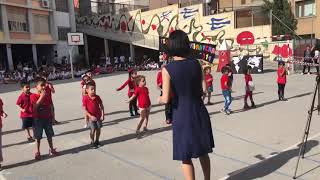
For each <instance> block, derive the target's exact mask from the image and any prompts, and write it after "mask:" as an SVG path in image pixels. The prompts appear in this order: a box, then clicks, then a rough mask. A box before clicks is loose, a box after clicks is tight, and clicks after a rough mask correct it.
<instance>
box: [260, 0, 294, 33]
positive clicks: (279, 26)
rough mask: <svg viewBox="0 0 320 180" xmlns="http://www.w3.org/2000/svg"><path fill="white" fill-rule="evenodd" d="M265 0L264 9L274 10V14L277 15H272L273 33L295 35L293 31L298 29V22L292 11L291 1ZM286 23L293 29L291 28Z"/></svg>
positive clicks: (267, 10)
mask: <svg viewBox="0 0 320 180" xmlns="http://www.w3.org/2000/svg"><path fill="white" fill-rule="evenodd" d="M263 1H264V6H263V9H264V10H265V11H266V12H270V10H272V14H273V15H274V16H275V17H274V16H272V35H284V34H290V35H294V34H295V33H294V32H293V31H295V30H296V29H297V23H298V22H297V20H296V19H295V17H294V14H293V12H292V9H291V3H290V2H289V1H288V0H273V2H271V1H268V0H263ZM276 17H277V18H278V19H279V20H278V19H277V18H276ZM284 24H285V25H287V26H288V27H289V28H290V29H292V30H293V31H291V30H289V29H288V28H287V27H286V26H285V25H284Z"/></svg>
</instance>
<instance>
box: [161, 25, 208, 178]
mask: <svg viewBox="0 0 320 180" xmlns="http://www.w3.org/2000/svg"><path fill="white" fill-rule="evenodd" d="M189 44H190V42H189V39H188V36H187V34H186V33H185V32H183V31H181V30H177V31H174V32H172V33H171V34H170V36H169V42H168V50H169V51H168V52H169V56H171V57H173V62H171V63H170V64H168V65H167V66H166V67H165V68H163V71H162V78H163V95H162V96H161V97H160V98H159V102H160V103H164V104H166V103H168V102H169V101H170V94H171V91H172V92H173V94H174V97H173V99H172V101H171V102H172V116H173V117H172V128H173V159H174V160H178V161H182V170H183V173H184V176H185V179H186V180H194V179H195V172H194V166H193V163H192V158H200V163H201V167H202V170H203V174H204V179H205V180H210V171H211V169H210V158H209V156H208V153H211V152H212V149H213V148H214V140H213V135H212V128H211V122H210V116H209V113H208V111H207V109H206V107H205V105H204V103H203V100H202V96H203V93H204V92H205V91H206V82H205V79H204V74H203V72H202V67H201V66H200V63H199V62H198V61H197V60H195V59H193V58H189V54H190V46H189Z"/></svg>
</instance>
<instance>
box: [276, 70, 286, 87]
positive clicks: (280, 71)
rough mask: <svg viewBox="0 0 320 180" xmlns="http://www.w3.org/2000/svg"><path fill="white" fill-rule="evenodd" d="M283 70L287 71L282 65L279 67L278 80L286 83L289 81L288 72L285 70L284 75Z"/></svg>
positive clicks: (280, 82)
mask: <svg viewBox="0 0 320 180" xmlns="http://www.w3.org/2000/svg"><path fill="white" fill-rule="evenodd" d="M283 71H285V68H284V67H282V68H279V69H278V72H277V73H278V80H277V82H278V83H279V84H286V83H287V73H286V72H285V73H284V74H283V75H281V74H282V73H283Z"/></svg>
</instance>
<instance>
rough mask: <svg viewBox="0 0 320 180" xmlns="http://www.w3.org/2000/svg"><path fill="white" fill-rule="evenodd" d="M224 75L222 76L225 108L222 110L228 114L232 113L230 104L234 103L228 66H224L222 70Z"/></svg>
mask: <svg viewBox="0 0 320 180" xmlns="http://www.w3.org/2000/svg"><path fill="white" fill-rule="evenodd" d="M221 72H222V77H221V80H220V82H221V90H222V94H223V97H224V108H223V109H222V110H221V112H224V113H225V114H226V115H229V114H231V110H230V105H231V103H232V97H231V84H230V79H229V76H228V75H229V73H230V69H229V68H228V67H226V66H225V67H223V68H222V70H221Z"/></svg>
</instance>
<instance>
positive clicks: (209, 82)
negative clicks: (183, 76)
mask: <svg viewBox="0 0 320 180" xmlns="http://www.w3.org/2000/svg"><path fill="white" fill-rule="evenodd" d="M204 72H205V80H206V83H207V93H206V94H205V95H204V96H203V101H204V100H205V98H206V96H207V97H208V105H212V103H211V101H210V99H211V93H212V92H213V84H212V82H213V77H212V75H211V67H210V66H207V67H205V68H204Z"/></svg>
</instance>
